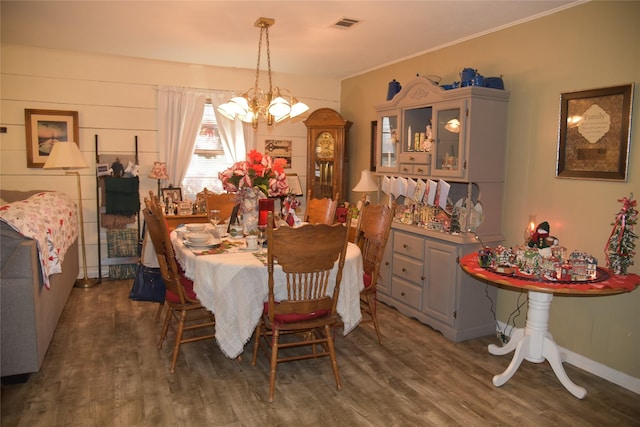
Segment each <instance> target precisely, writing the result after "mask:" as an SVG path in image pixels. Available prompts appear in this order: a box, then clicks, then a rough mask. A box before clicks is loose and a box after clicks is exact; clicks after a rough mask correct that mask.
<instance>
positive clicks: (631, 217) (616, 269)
mask: <svg viewBox="0 0 640 427" xmlns="http://www.w3.org/2000/svg"><path fill="white" fill-rule="evenodd" d="M618 201H619V202H621V203H622V209H620V211H619V212H618V214H617V215H616V220H615V222H614V223H613V224H612V225H613V230H612V231H611V235H610V236H609V240H608V241H607V247H606V249H605V254H606V255H607V266H608V267H609V269H611V271H613V273H614V274H627V269H628V268H629V266H631V265H633V256H634V255H635V254H636V251H635V247H636V244H635V243H634V240H635V239H637V238H638V235H637V234H636V233H634V231H633V226H634V225H636V222H637V221H638V210H637V209H636V201H635V200H633V194H631V195H630V196H629V198H626V197H625V198H622V199H619V200H618Z"/></svg>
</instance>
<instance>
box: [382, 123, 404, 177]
mask: <svg viewBox="0 0 640 427" xmlns="http://www.w3.org/2000/svg"><path fill="white" fill-rule="evenodd" d="M379 128H380V131H379V141H380V142H379V143H378V156H379V157H378V165H377V166H378V167H379V168H381V169H389V170H395V169H397V168H398V143H399V142H400V135H399V134H398V132H399V129H398V116H384V115H383V116H381V117H380V121H379Z"/></svg>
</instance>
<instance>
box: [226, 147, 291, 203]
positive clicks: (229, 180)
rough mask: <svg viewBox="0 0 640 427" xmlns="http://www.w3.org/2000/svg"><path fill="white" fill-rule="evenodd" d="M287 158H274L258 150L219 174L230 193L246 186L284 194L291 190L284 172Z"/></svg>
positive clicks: (264, 191) (270, 192) (275, 193)
mask: <svg viewBox="0 0 640 427" xmlns="http://www.w3.org/2000/svg"><path fill="white" fill-rule="evenodd" d="M285 165H286V160H284V159H275V160H274V159H272V158H271V156H265V155H263V154H262V153H259V152H258V151H256V150H251V151H250V152H249V154H247V160H245V161H241V162H236V163H234V164H233V165H232V166H231V167H230V168H229V169H227V170H225V171H222V172H220V173H219V174H218V178H220V181H222V186H223V187H224V189H225V190H227V191H228V192H230V193H236V192H238V191H240V189H242V188H244V187H249V188H254V187H258V188H259V189H260V191H262V192H263V193H264V194H265V195H266V196H271V197H278V196H284V195H286V194H287V193H288V192H289V185H288V184H287V177H286V174H285V173H284V166H285Z"/></svg>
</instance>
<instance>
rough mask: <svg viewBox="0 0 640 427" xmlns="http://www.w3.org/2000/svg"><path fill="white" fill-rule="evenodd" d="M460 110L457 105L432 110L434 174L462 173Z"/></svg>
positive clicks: (462, 154)
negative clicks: (433, 118)
mask: <svg viewBox="0 0 640 427" xmlns="http://www.w3.org/2000/svg"><path fill="white" fill-rule="evenodd" d="M460 111H461V109H460V107H459V106H457V107H455V108H445V109H439V110H437V111H435V112H434V113H435V117H436V123H437V127H436V135H435V143H434V144H433V163H432V166H431V167H432V171H433V174H434V175H439V176H452V177H459V176H462V174H463V169H462V168H463V166H464V150H463V147H462V141H463V140H464V138H463V134H464V122H463V119H462V117H461V116H460Z"/></svg>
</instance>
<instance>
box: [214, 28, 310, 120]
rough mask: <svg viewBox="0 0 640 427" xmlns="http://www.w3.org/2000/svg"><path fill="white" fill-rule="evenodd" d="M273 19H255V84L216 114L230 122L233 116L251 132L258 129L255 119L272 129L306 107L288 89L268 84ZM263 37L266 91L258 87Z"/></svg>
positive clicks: (298, 113)
mask: <svg viewBox="0 0 640 427" xmlns="http://www.w3.org/2000/svg"><path fill="white" fill-rule="evenodd" d="M275 22H276V21H275V19H271V18H258V20H257V21H256V22H255V24H254V25H255V26H256V27H259V28H260V40H259V41H258V64H257V66H256V82H255V85H254V86H253V88H251V89H249V90H247V91H246V92H245V93H244V94H242V95H240V96H235V97H233V98H231V99H230V100H229V101H227V102H225V103H224V104H221V105H220V106H218V112H219V113H221V114H222V115H224V116H225V117H227V118H229V119H231V120H233V119H235V118H236V117H237V118H239V119H240V120H242V121H243V122H245V123H251V124H252V126H253V128H254V129H257V127H258V120H260V119H262V120H264V121H266V122H267V125H269V126H271V125H273V124H274V123H279V122H281V121H284V120H286V119H288V118H293V117H296V116H299V115H300V114H302V113H304V112H305V111H307V110H308V109H309V107H308V106H307V105H306V104H304V103H302V102H300V101H298V100H297V99H296V98H295V97H294V96H293V95H292V94H291V92H289V91H288V90H287V89H281V88H278V87H275V88H273V86H272V83H271V51H270V49H269V27H271V26H272V25H273V24H274V23H275ZM263 34H264V35H265V38H266V44H267V70H268V73H269V90H268V92H265V91H263V90H262V89H260V88H259V87H258V80H259V78H260V58H261V56H262V55H261V53H262V35H263Z"/></svg>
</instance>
